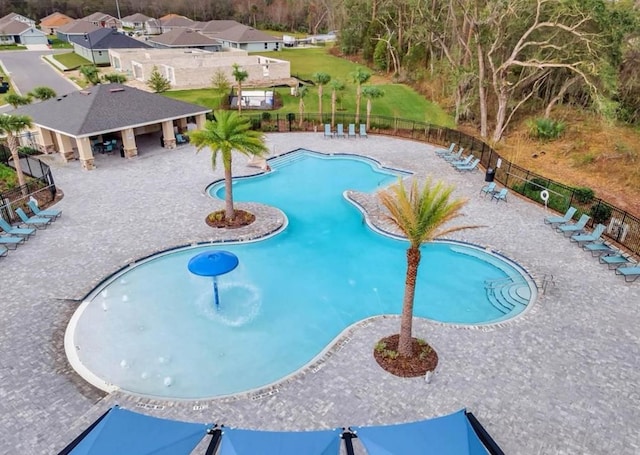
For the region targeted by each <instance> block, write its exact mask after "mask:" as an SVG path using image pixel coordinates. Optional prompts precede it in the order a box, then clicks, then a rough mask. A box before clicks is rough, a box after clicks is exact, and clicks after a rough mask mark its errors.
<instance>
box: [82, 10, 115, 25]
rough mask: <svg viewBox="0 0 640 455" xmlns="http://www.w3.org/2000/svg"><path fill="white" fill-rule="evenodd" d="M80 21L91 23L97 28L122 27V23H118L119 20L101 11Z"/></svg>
mask: <svg viewBox="0 0 640 455" xmlns="http://www.w3.org/2000/svg"><path fill="white" fill-rule="evenodd" d="M80 20H81V21H86V22H91V23H92V24H93V25H95V26H97V27H105V28H118V26H119V25H120V21H118V19H116V18H115V17H113V16H112V15H111V14H105V13H101V12H99V11H98V12H96V13H93V14H89V15H88V16H86V17H83V18H82V19H80Z"/></svg>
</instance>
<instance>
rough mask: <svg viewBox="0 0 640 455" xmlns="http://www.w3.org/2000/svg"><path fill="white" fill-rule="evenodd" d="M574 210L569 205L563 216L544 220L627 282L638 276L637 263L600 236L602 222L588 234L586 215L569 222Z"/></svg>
mask: <svg viewBox="0 0 640 455" xmlns="http://www.w3.org/2000/svg"><path fill="white" fill-rule="evenodd" d="M576 212H577V209H576V208H575V207H569V209H568V210H567V212H566V213H565V214H564V215H563V216H548V217H546V218H545V219H544V222H545V224H549V225H551V226H552V227H555V229H556V230H557V231H558V232H562V233H563V234H565V235H567V234H569V235H571V238H570V241H571V242H575V243H576V244H578V245H579V246H581V247H582V248H583V249H584V250H586V251H589V252H591V255H592V256H598V261H599V262H600V263H601V264H607V267H608V268H609V269H610V270H615V273H616V275H622V276H624V280H625V281H626V282H627V283H631V282H633V281H635V280H637V279H638V278H640V267H639V266H638V264H637V263H635V262H633V260H632V259H631V258H630V257H629V256H628V255H626V254H624V253H623V252H621V251H620V250H618V249H616V248H614V247H613V246H611V245H608V244H606V243H605V241H604V239H603V238H602V234H604V231H605V230H606V226H605V225H604V224H597V225H596V226H595V227H594V228H593V231H592V232H591V233H590V234H588V233H584V228H585V226H586V224H587V222H588V221H589V219H590V217H589V216H588V215H586V214H584V213H583V214H582V215H581V216H580V219H579V220H578V221H577V222H576V223H570V221H571V219H572V217H573V215H575V213H576Z"/></svg>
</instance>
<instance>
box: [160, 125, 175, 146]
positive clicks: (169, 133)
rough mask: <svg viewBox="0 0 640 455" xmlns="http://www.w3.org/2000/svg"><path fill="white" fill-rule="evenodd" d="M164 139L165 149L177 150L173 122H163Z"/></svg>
mask: <svg viewBox="0 0 640 455" xmlns="http://www.w3.org/2000/svg"><path fill="white" fill-rule="evenodd" d="M162 137H163V138H164V148H167V149H174V148H176V135H175V134H174V132H173V120H168V121H166V122H162Z"/></svg>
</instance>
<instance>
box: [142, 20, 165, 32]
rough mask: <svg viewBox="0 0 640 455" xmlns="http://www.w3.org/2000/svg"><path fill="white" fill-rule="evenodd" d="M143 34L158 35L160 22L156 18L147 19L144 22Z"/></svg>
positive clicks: (160, 29)
mask: <svg viewBox="0 0 640 455" xmlns="http://www.w3.org/2000/svg"><path fill="white" fill-rule="evenodd" d="M144 33H145V35H159V34H160V33H162V24H161V23H160V21H159V20H158V19H149V20H148V21H146V22H145V23H144Z"/></svg>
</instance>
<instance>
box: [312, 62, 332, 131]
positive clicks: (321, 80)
mask: <svg viewBox="0 0 640 455" xmlns="http://www.w3.org/2000/svg"><path fill="white" fill-rule="evenodd" d="M330 80H331V76H330V75H329V74H327V73H323V72H321V71H319V72H317V73H313V81H314V82H315V83H316V84H317V85H318V113H319V114H320V123H322V91H323V90H322V88H323V87H324V86H325V85H326V84H328V83H329V81H330Z"/></svg>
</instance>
